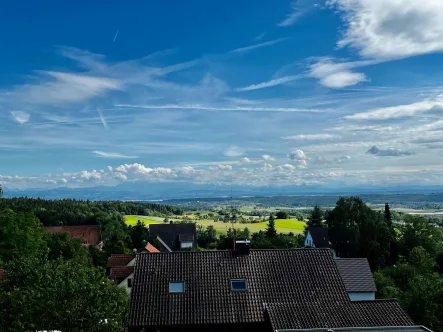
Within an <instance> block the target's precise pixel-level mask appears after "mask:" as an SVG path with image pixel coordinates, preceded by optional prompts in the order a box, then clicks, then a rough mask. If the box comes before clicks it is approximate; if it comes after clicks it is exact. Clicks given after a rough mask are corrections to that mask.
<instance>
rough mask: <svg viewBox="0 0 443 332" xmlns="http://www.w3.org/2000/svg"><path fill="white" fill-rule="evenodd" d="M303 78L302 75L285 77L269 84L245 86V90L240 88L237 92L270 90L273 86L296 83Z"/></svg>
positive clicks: (268, 82)
mask: <svg viewBox="0 0 443 332" xmlns="http://www.w3.org/2000/svg"><path fill="white" fill-rule="evenodd" d="M301 77H302V76H301V75H292V76H284V77H280V78H276V79H273V80H270V81H267V82H262V83H258V84H252V85H248V86H245V87H243V88H238V89H237V90H236V91H239V92H241V91H252V90H259V89H264V88H269V87H271V86H276V85H281V84H284V83H288V82H292V81H295V80H297V79H299V78H301Z"/></svg>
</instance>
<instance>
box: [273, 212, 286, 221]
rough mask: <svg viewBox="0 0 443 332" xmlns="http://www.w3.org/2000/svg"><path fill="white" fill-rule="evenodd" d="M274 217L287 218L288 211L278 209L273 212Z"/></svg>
mask: <svg viewBox="0 0 443 332" xmlns="http://www.w3.org/2000/svg"><path fill="white" fill-rule="evenodd" d="M275 217H276V218H277V219H288V218H289V215H288V212H286V211H278V212H277V213H276V214H275Z"/></svg>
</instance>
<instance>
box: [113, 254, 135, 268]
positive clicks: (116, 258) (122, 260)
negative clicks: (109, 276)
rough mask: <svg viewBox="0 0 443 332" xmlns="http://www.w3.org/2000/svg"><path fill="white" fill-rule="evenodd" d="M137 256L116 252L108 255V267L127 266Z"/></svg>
mask: <svg viewBox="0 0 443 332" xmlns="http://www.w3.org/2000/svg"><path fill="white" fill-rule="evenodd" d="M134 258H135V255H125V254H115V255H111V256H110V257H108V264H107V267H116V266H126V265H128V263H129V262H130V261H132V260H133V259H134Z"/></svg>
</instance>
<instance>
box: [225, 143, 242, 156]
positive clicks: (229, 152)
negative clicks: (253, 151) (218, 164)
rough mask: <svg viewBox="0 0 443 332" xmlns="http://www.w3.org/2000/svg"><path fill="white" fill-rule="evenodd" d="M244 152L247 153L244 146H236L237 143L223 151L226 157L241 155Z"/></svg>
mask: <svg viewBox="0 0 443 332" xmlns="http://www.w3.org/2000/svg"><path fill="white" fill-rule="evenodd" d="M244 153H245V150H243V149H242V148H239V147H238V146H235V145H231V146H230V147H228V148H227V149H226V150H225V151H224V152H223V154H224V155H225V156H226V157H240V156H241V155H243V154H244Z"/></svg>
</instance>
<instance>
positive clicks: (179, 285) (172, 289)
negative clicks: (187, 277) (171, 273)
mask: <svg viewBox="0 0 443 332" xmlns="http://www.w3.org/2000/svg"><path fill="white" fill-rule="evenodd" d="M184 292H185V283H184V281H171V282H169V293H184Z"/></svg>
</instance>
